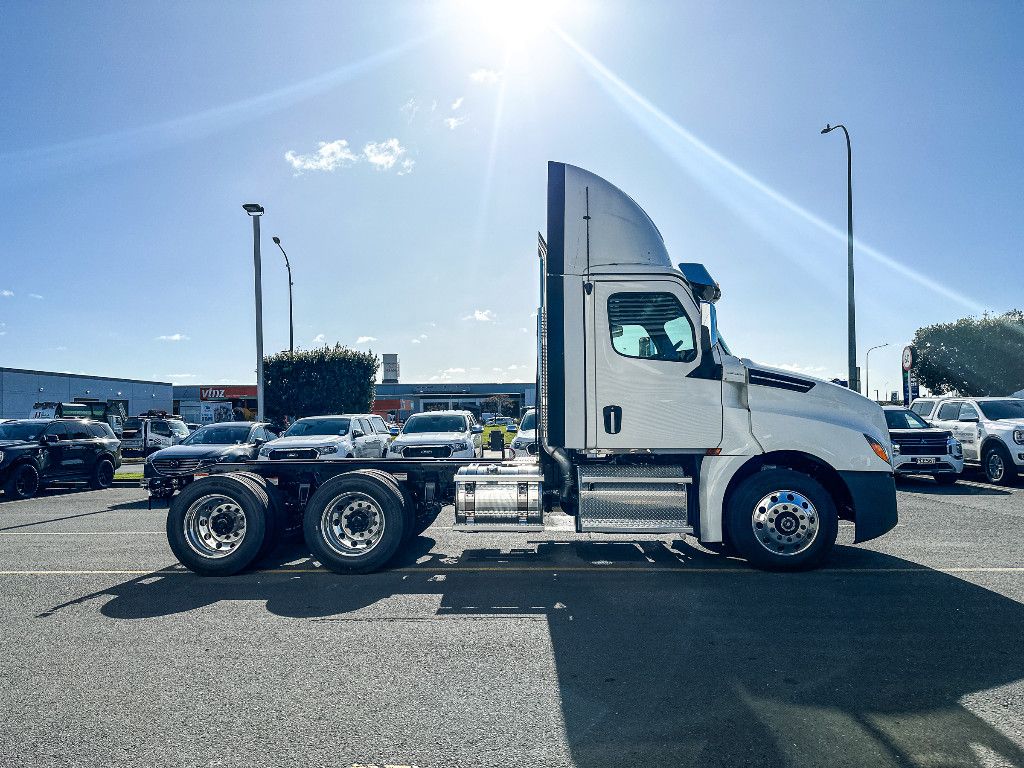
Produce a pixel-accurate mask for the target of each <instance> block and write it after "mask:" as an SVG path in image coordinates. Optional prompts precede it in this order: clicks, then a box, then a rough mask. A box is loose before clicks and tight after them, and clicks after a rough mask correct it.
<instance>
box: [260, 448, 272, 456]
mask: <svg viewBox="0 0 1024 768" xmlns="http://www.w3.org/2000/svg"><path fill="white" fill-rule="evenodd" d="M269 455H270V446H269V445H264V446H263V447H262V448H260V458H266V457H267V456H269Z"/></svg>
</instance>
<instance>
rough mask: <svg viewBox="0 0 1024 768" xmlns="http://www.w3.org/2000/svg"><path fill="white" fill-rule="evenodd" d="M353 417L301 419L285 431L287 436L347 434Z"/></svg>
mask: <svg viewBox="0 0 1024 768" xmlns="http://www.w3.org/2000/svg"><path fill="white" fill-rule="evenodd" d="M350 423H351V419H299V420H298V421H296V422H295V423H294V424H292V425H291V426H290V427H288V431H287V432H285V433H284V436H285V437H303V436H305V435H347V434H348V427H349V424H350Z"/></svg>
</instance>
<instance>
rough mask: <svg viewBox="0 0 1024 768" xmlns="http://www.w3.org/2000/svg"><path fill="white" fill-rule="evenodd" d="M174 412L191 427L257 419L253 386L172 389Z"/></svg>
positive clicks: (184, 386) (212, 385)
mask: <svg viewBox="0 0 1024 768" xmlns="http://www.w3.org/2000/svg"><path fill="white" fill-rule="evenodd" d="M174 413H176V414H178V415H179V416H181V418H182V419H184V420H185V421H187V422H189V423H194V424H212V423H213V422H215V421H233V420H234V419H235V418H236V417H237V418H242V419H246V420H252V419H255V418H256V385H255V384H185V385H175V386H174Z"/></svg>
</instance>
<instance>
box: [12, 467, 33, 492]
mask: <svg viewBox="0 0 1024 768" xmlns="http://www.w3.org/2000/svg"><path fill="white" fill-rule="evenodd" d="M14 489H15V490H16V491H17V492H18V495H19V496H33V495H35V492H36V491H38V490H39V474H38V473H37V472H35V471H33V469H32V468H31V467H26V468H25V469H23V470H21V471H20V472H18V477H17V479H16V480H15V481H14Z"/></svg>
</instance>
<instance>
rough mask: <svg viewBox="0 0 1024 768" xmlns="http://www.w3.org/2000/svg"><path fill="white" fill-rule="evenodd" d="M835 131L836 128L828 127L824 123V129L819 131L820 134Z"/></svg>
mask: <svg viewBox="0 0 1024 768" xmlns="http://www.w3.org/2000/svg"><path fill="white" fill-rule="evenodd" d="M835 129H836V128H835V126H834V125H829V124H828V123H825V127H824V128H822V129H821V132H822V133H828V132H829V131H834V130H835Z"/></svg>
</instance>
